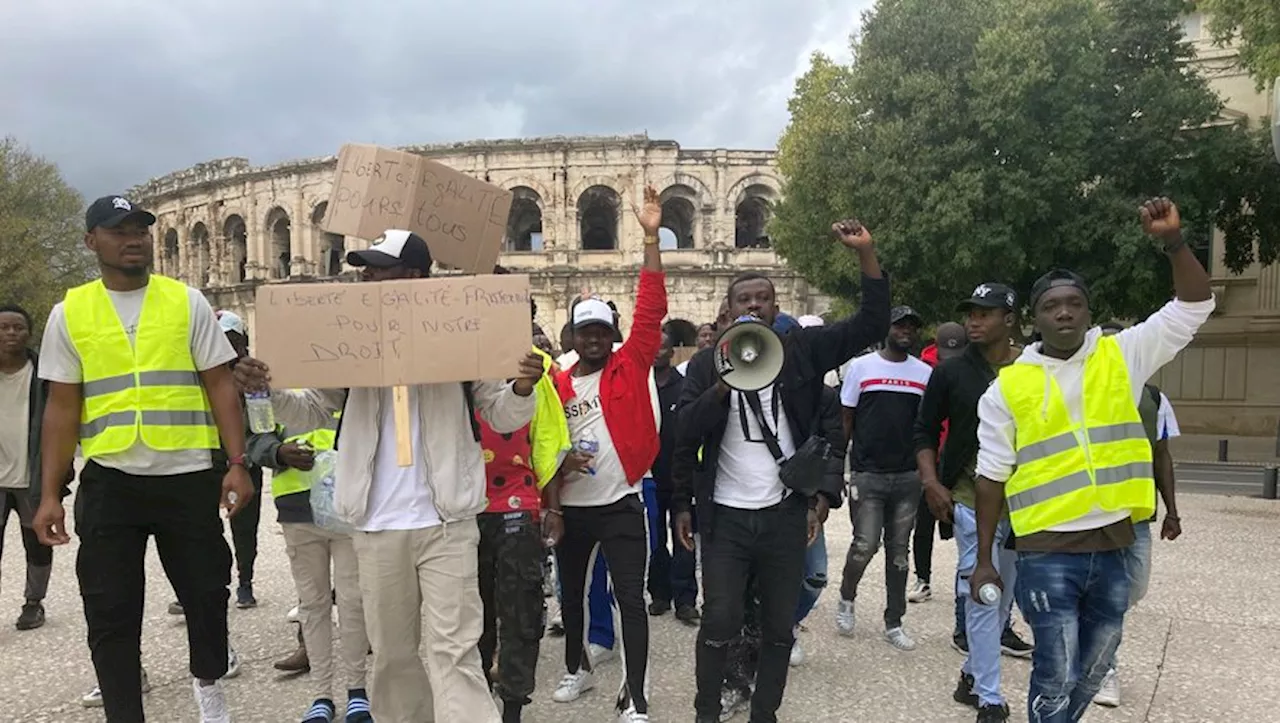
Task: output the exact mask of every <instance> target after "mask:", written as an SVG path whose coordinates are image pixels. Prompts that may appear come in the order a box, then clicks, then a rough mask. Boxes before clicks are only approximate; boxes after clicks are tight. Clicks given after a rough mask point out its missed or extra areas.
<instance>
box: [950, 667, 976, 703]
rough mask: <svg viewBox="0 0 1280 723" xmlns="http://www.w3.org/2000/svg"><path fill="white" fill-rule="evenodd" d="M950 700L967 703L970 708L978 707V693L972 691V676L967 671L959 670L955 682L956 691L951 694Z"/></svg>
mask: <svg viewBox="0 0 1280 723" xmlns="http://www.w3.org/2000/svg"><path fill="white" fill-rule="evenodd" d="M951 698H952V700H954V701H955V702H957V703H959V704H961V705H967V706H969V707H970V708H975V709H976V708H977V707H978V694H977V693H975V692H973V676H972V675H969V674H968V673H965V672H961V673H960V680H958V681H957V682H956V692H954V693H952V694H951Z"/></svg>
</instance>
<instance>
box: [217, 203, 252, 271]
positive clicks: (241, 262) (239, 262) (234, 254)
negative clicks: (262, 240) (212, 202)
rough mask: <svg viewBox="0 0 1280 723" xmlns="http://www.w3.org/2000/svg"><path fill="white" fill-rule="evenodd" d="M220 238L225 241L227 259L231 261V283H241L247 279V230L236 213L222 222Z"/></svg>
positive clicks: (242, 220)
mask: <svg viewBox="0 0 1280 723" xmlns="http://www.w3.org/2000/svg"><path fill="white" fill-rule="evenodd" d="M222 238H224V239H225V240H226V244H227V257H228V258H229V259H230V260H231V272H230V273H231V279H230V280H231V282H232V283H236V284H239V283H242V282H243V281H245V280H246V279H247V278H248V270H247V269H246V268H245V267H246V266H248V264H249V228H248V226H246V225H245V222H244V217H243V216H241V215H240V214H238V213H233V214H231V215H230V216H227V217H226V219H224V220H223V222H222Z"/></svg>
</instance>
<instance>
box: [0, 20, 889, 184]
mask: <svg viewBox="0 0 1280 723" xmlns="http://www.w3.org/2000/svg"><path fill="white" fill-rule="evenodd" d="M870 4H871V0H855V1H854V2H841V1H840V0H788V2H776V1H774V0H738V1H737V2H729V1H728V0H650V1H649V2H640V1H639V0H426V1H422V0H418V1H416V2H415V1H413V0H364V2H359V1H349V2H341V1H340V0H328V1H327V2H325V1H322V0H57V1H56V2H35V1H32V2H21V1H15V2H2V3H0V67H3V68H4V69H5V72H4V73H3V74H0V98H3V101H0V135H13V136H16V137H17V138H18V140H19V141H21V142H22V143H25V144H27V145H28V146H30V147H31V148H32V149H34V150H35V151H36V152H38V153H40V154H42V155H44V156H46V157H48V158H50V159H52V160H54V161H55V162H57V163H58V164H59V166H60V167H61V168H62V170H63V173H64V174H65V176H66V177H67V179H68V180H69V181H70V182H71V183H72V185H74V186H75V187H76V188H78V189H79V190H80V191H81V192H82V193H84V194H85V195H86V196H89V197H94V196H98V195H102V194H105V193H111V192H115V191H116V190H117V189H124V188H126V187H128V186H131V185H134V184H136V183H140V182H143V181H145V180H147V179H148V178H152V177H154V176H158V175H163V174H165V173H168V172H170V171H174V170H178V169H181V168H186V167H188V166H190V165H193V164H195V163H198V162H200V161H205V160H209V159H212V158H220V157H225V156H244V157H247V158H248V159H249V160H250V162H252V163H253V164H254V165H262V164H269V163H274V162H278V161H283V160H287V159H290V158H299V157H306V156H317V155H326V154H330V153H335V152H336V151H337V149H338V147H339V146H340V145H341V144H342V143H344V142H347V141H362V142H371V143H379V144H384V145H404V144H410V143H432V142H447V141H456V140H467V139H474V138H510V137H521V136H538V135H559V134H619V133H638V132H643V131H648V133H649V135H650V137H653V138H670V139H674V140H677V141H679V142H680V143H681V144H682V145H683V146H685V147H730V148H732V147H746V148H772V147H773V146H774V145H775V143H776V141H777V138H778V134H779V133H780V132H781V130H782V129H783V127H784V126H785V124H786V121H787V110H786V101H787V98H788V96H789V95H790V93H791V90H792V84H793V82H794V79H795V77H796V75H797V74H798V73H799V72H801V71H803V69H804V68H805V67H806V66H807V64H808V56H809V54H810V53H811V52H812V51H814V50H819V49H820V50H823V51H825V52H828V53H831V54H834V55H837V56H838V57H842V58H847V57H848V50H847V46H848V36H849V33H850V32H852V31H853V30H854V29H855V28H856V26H857V23H858V13H859V12H860V11H861V10H862V9H864V8H865V7H867V6H868V5H870Z"/></svg>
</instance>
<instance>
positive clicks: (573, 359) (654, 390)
mask: <svg viewBox="0 0 1280 723" xmlns="http://www.w3.org/2000/svg"><path fill="white" fill-rule="evenodd" d="M621 348H622V343H621V342H616V341H615V342H614V343H613V350H614V351H617V350H619V349H621ZM577 363H578V352H576V351H574V350H572V349H570V350H569V351H567V352H565V353H563V354H561V355H560V358H559V359H556V364H559V365H560V368H561V369H565V370H568V369H570V368H572V367H573V365H574V364H577ZM685 364H688V362H685ZM680 373H681V374H682V375H683V374H684V372H680ZM649 406H650V408H652V409H653V425H654V429H655V430H656V431H657V432H658V433H659V434H661V433H662V402H660V401H658V380H657V378H656V377H655V376H654V375H653V367H650V368H649ZM644 476H645V477H653V470H648V471H646V472H645V473H644Z"/></svg>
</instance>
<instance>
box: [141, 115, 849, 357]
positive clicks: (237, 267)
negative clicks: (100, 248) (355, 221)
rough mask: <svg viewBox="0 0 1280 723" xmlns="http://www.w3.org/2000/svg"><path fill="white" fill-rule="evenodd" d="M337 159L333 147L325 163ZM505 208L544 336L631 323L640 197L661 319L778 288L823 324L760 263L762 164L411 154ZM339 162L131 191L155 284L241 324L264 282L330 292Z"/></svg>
mask: <svg viewBox="0 0 1280 723" xmlns="http://www.w3.org/2000/svg"><path fill="white" fill-rule="evenodd" d="M335 150H336V149H335ZM405 150H410V151H413V152H416V153H420V154H423V155H426V156H429V157H432V158H434V159H436V160H439V161H441V162H443V163H446V164H448V165H450V166H452V167H454V168H457V169H458V170H461V171H464V172H466V173H469V174H472V175H474V176H476V177H478V178H483V179H484V180H486V181H488V182H490V183H493V184H495V185H498V186H501V187H502V188H505V189H509V190H510V191H512V193H513V194H514V201H513V203H512V207H511V214H510V217H509V220H508V223H507V234H506V239H505V241H504V243H505V248H504V252H503V255H502V263H503V264H504V265H505V266H507V267H509V268H511V269H512V270H513V271H516V272H522V273H527V274H529V276H530V281H531V284H532V288H533V294H534V298H535V299H536V300H537V302H538V309H539V312H538V321H539V322H540V323H541V324H542V326H543V327H544V328H545V329H547V330H548V332H550V333H552V334H555V333H556V331H558V330H559V329H560V327H561V326H562V325H563V324H564V323H565V322H566V321H567V320H568V307H569V302H570V301H571V300H572V299H573V298H574V297H576V296H578V295H579V294H580V293H581V292H582V290H583V289H584V288H585V289H590V290H591V291H593V292H596V293H599V294H601V295H602V296H604V297H605V298H609V299H612V300H614V301H615V302H616V304H617V306H618V309H619V311H620V312H621V314H622V317H623V327H624V329H625V328H626V326H627V324H628V323H629V318H630V313H631V309H632V299H633V296H634V293H635V280H636V276H637V274H638V269H639V264H640V259H641V245H642V242H641V238H642V233H641V231H640V228H639V225H638V224H637V223H636V221H635V218H634V216H633V215H632V213H631V211H630V208H631V204H632V203H638V202H639V200H640V197H641V193H642V190H643V187H644V185H645V184H646V183H650V184H653V185H654V186H655V187H656V188H657V189H658V190H659V191H660V193H661V200H662V223H663V229H664V230H663V231H662V234H661V236H662V246H663V248H664V250H665V253H664V255H663V262H664V264H665V265H666V268H667V274H668V281H667V290H668V293H669V294H670V316H671V317H672V318H683V319H687V320H689V321H691V322H694V323H695V324H696V323H697V322H700V321H704V320H711V319H713V318H714V317H715V315H716V312H717V310H718V307H719V304H720V300H721V299H722V298H723V296H724V293H725V290H726V288H727V285H728V282H729V280H730V278H732V276H733V275H734V274H737V273H739V272H741V271H743V270H746V269H753V270H760V271H764V272H767V273H768V274H769V275H770V276H771V277H773V278H774V280H775V282H776V284H777V289H778V296H779V301H780V304H781V306H782V308H783V309H784V310H787V311H789V312H791V313H795V314H803V313H815V312H822V311H825V310H826V308H827V305H828V299H826V298H825V297H822V296H821V295H820V294H819V293H818V292H817V291H816V290H811V289H810V288H809V286H808V284H807V283H806V282H805V280H804V279H803V278H801V277H800V276H798V275H796V274H795V273H794V272H792V271H791V270H790V269H788V268H787V267H786V266H785V265H784V264H783V263H782V262H781V261H780V260H779V258H778V256H777V254H775V253H774V252H773V251H772V250H771V249H770V243H769V237H768V236H767V235H766V232H765V226H766V223H767V221H768V219H769V212H770V211H769V209H770V204H771V203H772V202H773V201H774V200H776V199H777V198H778V197H779V194H780V193H781V190H782V182H781V179H780V178H779V176H778V173H777V170H776V169H775V167H774V155H775V154H774V152H773V151H744V150H725V149H715V150H688V149H683V148H681V147H680V146H679V144H677V143H676V142H674V141H664V140H651V139H649V138H648V137H647V136H644V135H639V136H608V137H574V138H536V139H525V140H503V141H477V142H469V143H454V144H447V145H431V146H416V147H412V148H407V149H405ZM336 161H337V159H336V157H335V156H328V157H324V158H310V159H305V160H297V161H290V162H287V163H281V164H277V165H272V166H263V167H254V166H252V165H250V163H249V161H248V160H247V159H244V158H225V159H219V160H214V161H209V162H206V163H201V164H199V165H197V166H194V167H192V168H189V169H186V170H182V171H177V172H175V173H171V174H169V175H167V176H163V177H161V178H157V179H154V180H152V181H150V182H148V183H146V184H144V185H142V186H140V187H138V188H135V189H132V191H131V193H132V194H133V195H134V197H135V198H137V199H138V200H139V201H140V202H141V203H142V204H143V205H145V206H146V207H147V208H148V209H150V210H152V211H153V212H154V213H155V214H156V217H157V218H158V222H157V224H156V235H155V239H156V244H157V248H156V259H157V261H156V263H157V267H158V269H159V270H160V272H161V273H163V274H166V275H169V276H173V277H176V278H180V279H182V280H183V281H185V282H187V283H188V284H191V285H192V286H197V287H200V288H203V289H204V290H205V292H206V294H207V295H208V296H209V298H210V299H211V301H212V302H213V303H214V305H215V306H216V307H218V308H226V309H232V310H235V311H237V312H238V313H241V314H242V315H244V317H245V319H246V321H248V323H249V325H250V329H251V333H252V327H253V297H254V290H255V288H256V287H257V286H258V285H259V284H262V283H272V282H283V281H288V280H293V281H302V280H315V279H325V278H341V277H343V276H344V275H348V274H349V273H350V271H351V269H350V268H349V267H347V266H346V265H345V256H346V252H348V251H351V250H354V249H359V248H363V247H365V246H367V244H368V241H367V240H366V239H357V238H350V237H342V236H337V235H334V234H330V233H325V232H324V231H323V230H322V229H321V228H320V226H319V222H320V220H321V219H322V218H323V217H324V213H325V208H326V205H327V200H328V198H329V195H330V190H331V188H332V183H333V174H334V168H335V164H336Z"/></svg>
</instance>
